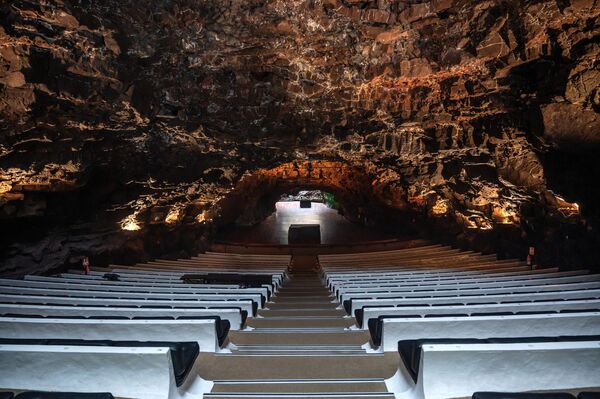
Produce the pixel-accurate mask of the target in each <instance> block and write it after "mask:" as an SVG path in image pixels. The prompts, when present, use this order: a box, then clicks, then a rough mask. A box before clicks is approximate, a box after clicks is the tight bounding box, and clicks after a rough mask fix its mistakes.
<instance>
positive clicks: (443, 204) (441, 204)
mask: <svg viewBox="0 0 600 399" xmlns="http://www.w3.org/2000/svg"><path fill="white" fill-rule="evenodd" d="M449 210H450V206H449V201H448V200H447V199H442V198H439V199H438V200H437V201H436V202H435V205H433V207H432V208H431V211H432V212H433V214H434V215H438V216H441V215H445V214H447V213H448V211H449Z"/></svg>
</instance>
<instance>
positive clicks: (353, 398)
mask: <svg viewBox="0 0 600 399" xmlns="http://www.w3.org/2000/svg"><path fill="white" fill-rule="evenodd" d="M202 397H203V398H207V399H239V398H269V399H290V398H294V399H372V398H389V399H394V398H395V396H394V394H393V393H385V392H373V393H362V392H360V393H341V392H340V393H335V394H334V393H331V394H328V393H295V394H268V393H227V392H224V393H205V394H204V395H203V396H202Z"/></svg>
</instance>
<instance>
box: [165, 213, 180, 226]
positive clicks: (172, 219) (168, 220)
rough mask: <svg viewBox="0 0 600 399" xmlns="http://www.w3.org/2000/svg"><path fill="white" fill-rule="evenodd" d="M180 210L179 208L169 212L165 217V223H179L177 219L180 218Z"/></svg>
mask: <svg viewBox="0 0 600 399" xmlns="http://www.w3.org/2000/svg"><path fill="white" fill-rule="evenodd" d="M180 213H181V212H180V210H179V209H172V210H171V211H170V212H169V213H168V214H167V217H166V218H165V223H167V224H174V223H177V221H178V220H179V215H180Z"/></svg>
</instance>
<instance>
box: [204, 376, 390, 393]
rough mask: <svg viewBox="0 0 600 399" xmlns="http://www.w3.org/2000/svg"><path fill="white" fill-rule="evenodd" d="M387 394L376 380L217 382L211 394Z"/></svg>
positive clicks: (380, 382) (381, 381)
mask: <svg viewBox="0 0 600 399" xmlns="http://www.w3.org/2000/svg"><path fill="white" fill-rule="evenodd" d="M234 392H235V393H256V392H260V393H266V394H277V393H283V394H306V393H308V394H315V393H326V394H330V393H369V394H371V393H376V392H377V393H387V388H386V386H385V382H384V381H383V380H380V379H374V380H280V381H215V385H214V386H213V389H212V391H211V393H234Z"/></svg>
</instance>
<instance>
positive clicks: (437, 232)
mask: <svg viewBox="0 0 600 399" xmlns="http://www.w3.org/2000/svg"><path fill="white" fill-rule="evenodd" d="M599 13H600V2H598V1H597V0H538V1H534V0H530V1H525V0H504V1H502V0H485V1H471V0H423V1H420V0H410V1H406V0H405V1H403V0H225V1H212V0H210V1H209V0H148V1H145V2H143V3H140V2H139V1H133V0H119V1H116V0H94V1H92V0H14V1H10V0H1V1H0V93H1V94H0V220H1V221H2V224H3V229H2V230H3V233H4V232H5V234H4V238H3V239H2V242H0V251H1V252H2V253H3V255H2V259H3V261H2V264H3V266H2V267H1V268H0V272H4V273H13V274H21V273H25V272H31V271H40V272H41V271H44V270H49V269H52V268H55V267H60V266H61V265H63V264H65V263H69V262H77V261H78V259H79V257H80V256H82V255H83V254H91V255H92V260H93V261H97V263H105V262H109V261H112V260H114V259H119V260H121V261H123V260H132V261H133V260H136V259H144V258H147V257H151V256H164V255H184V254H186V253H193V252H194V251H198V250H201V249H202V248H203V247H204V245H205V244H206V242H207V241H208V240H210V238H211V237H212V234H213V232H214V229H215V228H216V227H217V226H218V225H219V223H222V222H223V220H229V219H228V218H226V217H219V212H220V209H221V208H222V206H221V205H223V201H224V199H226V198H227V196H228V193H230V192H231V190H233V188H234V187H235V186H236V185H238V186H239V185H240V184H241V185H242V186H243V184H248V183H247V182H246V183H244V182H242V183H240V180H241V179H242V176H244V174H246V176H248V175H249V176H252V175H254V176H260V173H257V170H259V169H261V168H265V170H269V169H270V168H273V167H276V166H277V165H280V164H285V163H287V162H291V161H294V160H299V161H302V160H306V159H315V160H330V161H335V162H344V163H346V164H349V165H352V166H353V167H356V168H358V169H361V170H365V172H364V173H363V172H361V176H362V175H365V176H368V178H369V179H370V181H372V182H373V184H374V186H373V187H374V189H373V190H374V192H376V193H377V198H379V199H380V201H378V202H376V206H373V205H371V207H370V208H371V209H370V210H367V211H366V212H370V213H372V214H373V215H382V214H384V215H388V214H393V215H394V217H395V218H396V219H397V220H398V221H400V222H405V223H413V224H416V225H417V226H416V229H417V230H418V231H420V232H421V233H422V234H429V235H431V236H437V237H440V236H442V237H454V240H455V241H456V242H458V243H459V244H461V245H465V246H471V247H474V248H479V249H486V250H499V251H500V252H503V253H505V254H507V255H523V252H524V248H525V247H527V246H528V245H530V244H535V245H536V246H537V247H538V253H540V260H543V261H544V262H545V263H566V264H571V265H582V264H584V265H588V264H589V263H590V259H591V258H589V257H588V258H586V256H587V255H586V254H590V253H591V252H590V251H589V250H590V249H591V248H593V247H594V245H596V244H597V242H598V241H597V236H598V235H597V233H596V228H597V227H596V226H597V223H598V220H600V207H599V206H598V205H597V203H598V201H597V200H596V199H597V198H598V196H597V194H599V195H600V188H599V185H598V183H597V181H598V180H600V179H599V177H600V170H599V167H598V163H597V161H596V159H595V158H596V154H597V153H598V149H599V148H600V119H599V116H598V112H599V110H600V91H599V89H598V87H599V82H600V66H599V61H598V53H599V43H598V37H599V31H600V23H599V21H598V18H599ZM266 194H267V193H263V194H262V195H266ZM561 195H563V196H566V197H565V198H568V199H563V198H561ZM574 202H577V204H574ZM365 207H366V208H369V206H368V204H365ZM240 208H241V206H240ZM240 212H241V210H240ZM580 212H581V214H580ZM260 214H261V213H260V212H259V213H258V214H257V215H256V217H257V218H258V217H259V216H260ZM207 215H211V216H207ZM349 216H351V215H349ZM355 216H356V215H355ZM582 216H583V217H582ZM374 218H375V219H377V218H376V217H375V216H374ZM380 219H381V218H380ZM123 228H125V229H123ZM456 237H458V238H456ZM540 249H541V250H540ZM575 254H576V255H577V256H574V255H575Z"/></svg>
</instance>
